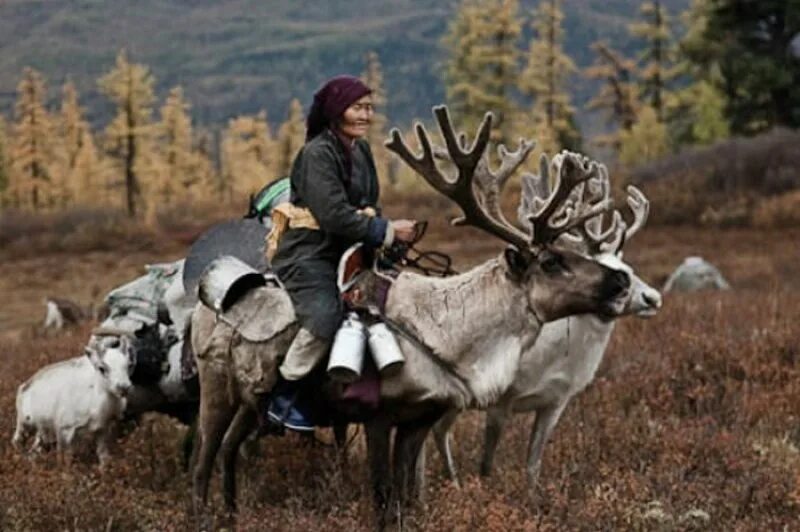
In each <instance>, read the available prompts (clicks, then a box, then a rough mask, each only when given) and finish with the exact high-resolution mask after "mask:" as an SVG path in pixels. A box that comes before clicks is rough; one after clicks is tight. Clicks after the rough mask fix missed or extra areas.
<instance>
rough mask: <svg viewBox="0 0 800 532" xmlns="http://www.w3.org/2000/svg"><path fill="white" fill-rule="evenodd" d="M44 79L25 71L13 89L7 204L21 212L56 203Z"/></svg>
mask: <svg viewBox="0 0 800 532" xmlns="http://www.w3.org/2000/svg"><path fill="white" fill-rule="evenodd" d="M45 100H46V89H45V83H44V78H42V75H41V74H39V72H37V71H36V70H34V69H32V68H25V70H24V71H23V73H22V80H20V82H19V84H18V85H17V104H16V108H15V112H16V123H15V124H14V139H13V143H12V145H11V176H10V186H9V190H8V194H9V197H10V198H11V201H12V203H13V204H15V205H16V206H19V207H22V208H33V209H34V210H36V209H41V208H43V207H46V206H49V205H53V204H55V203H56V202H57V191H54V190H53V187H54V179H53V168H52V166H53V165H52V162H53V143H52V141H53V137H54V136H53V121H52V118H51V116H50V114H49V113H48V112H47V110H46V109H45V107H44V102H45Z"/></svg>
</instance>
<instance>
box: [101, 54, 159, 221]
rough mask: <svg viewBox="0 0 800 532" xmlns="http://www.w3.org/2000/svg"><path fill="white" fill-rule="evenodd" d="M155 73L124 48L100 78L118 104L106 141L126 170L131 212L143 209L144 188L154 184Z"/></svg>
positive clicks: (128, 205) (126, 189)
mask: <svg viewBox="0 0 800 532" xmlns="http://www.w3.org/2000/svg"><path fill="white" fill-rule="evenodd" d="M153 84H154V80H153V76H152V75H151V74H150V71H149V69H148V68H147V67H146V66H144V65H141V64H137V63H131V62H129V61H128V56H127V53H126V52H125V50H122V51H121V52H120V53H119V55H117V61H116V66H115V67H114V69H113V70H112V71H111V72H109V73H108V74H106V75H105V76H103V77H102V78H101V79H100V81H99V86H100V90H101V91H102V92H103V93H104V94H105V95H106V96H107V97H108V98H109V99H110V100H111V101H113V102H114V103H115V104H116V106H117V114H116V116H115V117H114V119H113V120H112V121H111V123H110V124H109V125H108V127H106V130H105V144H106V147H107V149H108V150H109V153H110V154H111V155H112V157H114V158H115V159H117V160H118V161H119V162H120V163H121V165H122V168H123V169H124V172H125V195H126V198H125V200H126V201H125V203H126V207H127V211H128V214H129V215H130V216H136V215H137V214H141V213H142V209H141V207H142V206H143V201H144V196H143V194H144V193H145V192H149V190H145V188H148V189H149V188H151V185H152V183H148V182H147V181H148V177H152V171H151V165H152V162H153V161H152V157H153V154H152V153H150V150H151V149H152V144H151V139H152V136H153V130H152V127H151V126H152V105H153V102H154V101H155V97H154V95H153Z"/></svg>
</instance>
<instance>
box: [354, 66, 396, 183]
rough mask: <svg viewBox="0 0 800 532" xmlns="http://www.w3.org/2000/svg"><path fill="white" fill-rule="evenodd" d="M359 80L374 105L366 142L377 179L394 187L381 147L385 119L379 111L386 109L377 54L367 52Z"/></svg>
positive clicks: (384, 152) (387, 155)
mask: <svg viewBox="0 0 800 532" xmlns="http://www.w3.org/2000/svg"><path fill="white" fill-rule="evenodd" d="M361 79H362V81H364V83H365V84H366V85H367V87H369V88H371V89H372V103H373V104H374V105H375V113H374V114H373V115H372V123H371V124H370V128H369V131H368V132H367V140H368V141H369V145H370V148H372V155H373V157H374V158H375V166H376V169H377V171H378V179H379V180H380V181H381V182H383V181H384V180H387V181H388V182H389V184H391V185H394V184H395V183H394V182H393V181H392V179H391V178H392V174H391V173H390V172H389V160H390V156H389V153H388V152H387V151H386V148H385V147H384V145H383V143H384V141H385V140H386V123H387V119H386V115H385V114H383V113H382V112H381V111H382V110H383V109H385V108H386V102H387V98H386V89H385V88H384V83H383V69H382V67H381V63H380V59H379V58H378V54H377V53H375V52H369V53H368V54H367V66H366V69H365V71H364V73H363V74H362V75H361Z"/></svg>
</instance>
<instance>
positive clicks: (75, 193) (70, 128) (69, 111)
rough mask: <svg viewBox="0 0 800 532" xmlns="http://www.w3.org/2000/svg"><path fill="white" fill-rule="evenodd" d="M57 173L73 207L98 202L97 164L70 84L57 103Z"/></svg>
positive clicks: (100, 196) (75, 91) (99, 189)
mask: <svg viewBox="0 0 800 532" xmlns="http://www.w3.org/2000/svg"><path fill="white" fill-rule="evenodd" d="M60 122H61V152H62V153H61V164H60V166H61V170H60V171H61V173H62V175H64V179H65V181H66V184H67V187H68V189H69V196H70V197H71V198H72V199H74V200H75V201H76V202H77V203H83V204H89V203H94V202H97V201H101V200H103V199H104V198H102V194H101V191H102V189H103V188H104V187H103V184H101V183H100V182H99V177H100V160H99V157H98V153H97V148H96V146H95V143H94V139H93V138H92V132H91V128H90V127H89V123H88V122H87V121H86V120H85V119H84V117H83V109H82V108H81V106H80V104H79V102H78V91H77V89H76V88H75V84H74V83H73V82H72V81H69V80H68V81H67V82H66V83H65V84H64V87H63V89H62V100H61V116H60Z"/></svg>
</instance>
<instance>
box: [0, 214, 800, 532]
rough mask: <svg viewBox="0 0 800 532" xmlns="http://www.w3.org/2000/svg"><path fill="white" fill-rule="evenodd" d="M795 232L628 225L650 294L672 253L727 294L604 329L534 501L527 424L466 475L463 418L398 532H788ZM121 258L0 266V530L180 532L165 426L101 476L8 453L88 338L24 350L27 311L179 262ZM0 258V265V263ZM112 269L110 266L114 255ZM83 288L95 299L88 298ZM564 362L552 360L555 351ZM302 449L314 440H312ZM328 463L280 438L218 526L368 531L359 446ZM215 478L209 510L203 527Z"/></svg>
mask: <svg viewBox="0 0 800 532" xmlns="http://www.w3.org/2000/svg"><path fill="white" fill-rule="evenodd" d="M799 241H800V231H798V230H783V231H778V232H776V231H769V232H768V231H757V230H744V229H741V230H726V231H720V230H702V229H696V228H685V229H683V228H658V227H648V228H645V229H644V230H643V231H642V232H641V233H640V234H639V235H637V237H636V239H635V240H634V241H632V242H630V249H628V251H627V252H626V257H625V258H626V260H627V261H628V262H630V263H631V264H633V265H634V267H636V268H637V271H638V272H639V273H640V274H641V276H642V277H643V278H644V279H645V280H647V281H648V282H650V283H651V284H653V285H654V286H656V287H660V286H661V284H662V283H663V281H664V280H665V279H666V276H667V275H668V274H669V273H670V272H671V271H672V269H674V268H675V267H676V266H677V265H678V264H679V263H680V262H681V260H682V259H683V258H684V257H685V256H687V255H701V256H703V257H704V258H706V259H707V260H710V261H711V262H712V263H714V264H715V265H716V266H718V267H719V269H720V270H721V271H722V273H723V274H724V275H725V276H726V277H727V278H728V280H729V281H730V283H731V285H732V286H733V290H731V291H728V292H705V293H698V294H688V295H686V294H683V295H681V294H675V295H673V294H668V295H666V297H665V304H664V308H663V310H662V311H661V313H660V314H659V315H658V316H657V317H655V318H653V319H651V320H647V321H644V320H636V319H625V320H622V321H621V322H619V324H618V326H617V329H616V332H615V334H614V337H613V339H612V341H611V344H610V346H609V349H608V351H607V356H606V358H605V360H604V362H603V364H602V365H601V367H600V370H599V371H598V375H597V379H596V380H595V382H594V383H593V384H592V385H591V386H590V387H589V388H588V389H587V391H585V392H584V393H583V394H581V395H579V396H578V397H577V398H576V399H575V400H574V401H573V402H572V403H571V404H570V406H569V407H568V409H567V411H566V413H565V414H564V417H563V418H562V421H561V423H560V424H559V426H558V428H557V429H556V431H555V434H554V436H553V439H552V441H551V442H550V444H549V445H548V447H547V448H546V449H545V455H544V462H543V467H542V474H541V480H540V486H539V494H540V496H539V497H538V498H537V500H535V501H530V500H528V498H527V492H526V490H525V475H524V460H525V452H526V445H527V439H528V434H529V431H530V426H531V417H530V416H527V415H526V416H519V417H517V418H516V419H515V420H514V421H513V422H512V423H511V426H510V428H509V430H508V432H507V433H506V434H505V437H504V438H503V440H502V441H501V443H500V447H499V449H498V454H497V460H496V469H495V474H494V475H493V476H492V477H491V478H489V479H482V478H480V477H478V476H477V470H478V468H477V461H478V458H479V454H480V449H481V445H482V415H481V414H479V413H469V414H467V415H465V416H463V417H462V419H461V420H460V422H459V423H458V424H457V425H456V426H455V431H454V436H455V453H454V454H455V458H456V460H457V461H458V464H459V465H460V468H461V471H462V475H463V477H464V481H463V486H462V488H461V489H457V488H456V487H455V486H453V485H452V484H451V483H449V482H448V481H446V480H444V477H443V475H442V472H441V471H442V467H441V463H440V461H439V459H438V456H436V453H435V449H434V448H433V446H432V445H431V444H430V442H429V445H428V449H427V451H428V470H427V478H428V487H427V490H426V495H427V502H426V505H425V507H424V510H422V511H417V512H415V513H414V514H413V515H412V516H411V519H410V520H409V521H407V523H408V527H409V529H412V530H504V531H505V530H630V529H636V530H782V529H785V530H797V529H798V528H800V451H798V448H800V414H798V412H800V305H799V304H798V302H800V245H798V242H799ZM126 246H127V247H125V249H124V250H123V251H120V250H119V249H114V250H113V251H94V252H91V253H82V254H70V253H67V252H63V251H59V252H42V253H36V254H30V253H26V254H20V255H10V254H7V253H5V254H3V256H2V261H0V292H2V293H3V295H4V298H3V299H4V305H3V308H2V309H1V310H0V361H2V367H3V371H2V373H0V420H2V424H0V530H26V531H27V530H54V529H58V530H186V529H188V528H190V527H191V526H192V524H193V523H192V519H191V512H190V504H189V502H190V499H189V486H190V478H189V475H188V474H187V473H185V472H184V471H183V469H182V467H181V462H180V450H179V449H180V441H181V438H182V437H183V435H184V432H185V429H184V428H182V427H180V426H178V425H176V424H175V423H173V422H172V421H170V420H168V419H166V418H163V417H160V416H156V415H153V416H146V417H145V418H144V419H143V420H142V422H141V423H140V425H139V426H138V427H135V428H132V427H129V428H128V431H127V434H126V435H124V436H122V437H120V439H119V441H118V445H117V446H118V449H117V450H116V456H115V459H114V460H113V461H112V465H111V466H110V467H109V468H108V469H107V470H106V471H103V472H100V471H99V470H98V469H97V467H96V464H95V463H93V462H92V460H91V457H89V458H87V459H86V460H76V461H74V462H73V463H72V464H71V465H69V466H66V465H61V464H58V463H57V462H56V460H55V457H54V456H52V455H44V456H39V457H37V458H34V459H28V458H25V457H23V456H21V455H20V454H18V453H17V452H16V451H15V450H14V449H13V448H12V447H11V435H12V433H13V428H14V427H13V422H14V397H15V393H16V387H17V386H18V385H19V384H20V383H21V382H22V381H24V380H25V379H27V378H28V377H29V376H30V375H32V374H33V373H34V372H35V371H36V369H38V368H39V367H41V366H43V365H44V364H47V363H50V362H53V361H56V360H61V359H63V358H66V357H70V356H75V355H77V354H79V353H80V352H81V347H82V346H83V344H84V343H85V341H86V338H87V336H88V332H89V329H90V325H86V326H84V327H82V328H80V329H77V330H73V331H68V332H63V333H59V334H57V335H52V334H51V335H44V334H42V333H40V332H38V331H36V326H37V325H38V324H39V323H40V321H41V320H42V318H43V315H44V305H43V304H42V297H43V296H44V295H49V294H54V295H60V296H65V297H75V298H77V299H79V300H82V301H88V299H89V298H90V296H91V293H92V292H93V291H94V292H98V293H105V292H106V291H107V290H108V289H110V288H112V287H114V286H116V285H119V284H120V283H122V282H124V281H127V280H129V279H132V278H134V277H135V276H137V275H138V274H140V273H141V266H142V264H144V263H145V262H158V261H163V260H171V259H174V258H177V257H180V256H181V254H182V253H183V247H182V246H183V244H178V243H176V242H174V241H169V240H168V239H165V240H164V242H163V243H158V245H151V246H148V247H144V248H142V247H139V248H137V247H135V246H132V245H130V244H127V245H126ZM421 247H423V248H426V247H427V248H431V247H437V248H439V249H441V250H442V251H445V252H448V253H451V254H453V255H454V256H455V257H456V259H457V261H456V266H457V268H458V269H464V268H467V267H469V266H470V265H473V264H476V263H477V262H479V261H481V260H483V259H485V258H487V257H489V256H492V255H494V254H496V253H497V252H498V251H499V250H500V249H501V248H500V246H499V244H497V243H496V242H493V241H492V240H491V239H488V238H484V237H482V236H481V235H480V234H479V233H477V232H472V231H471V230H467V229H450V228H445V227H444V226H437V227H433V228H432V230H431V234H430V235H429V238H426V240H425V242H424V244H423V245H421ZM0 253H2V252H0ZM120 256H123V257H124V258H123V259H120ZM95 287H96V288H95ZM565 356H569V354H568V353H567V354H565ZM319 436H320V437H321V438H324V439H328V440H330V439H331V438H330V436H329V435H328V434H327V433H324V432H321V433H320V435H319ZM351 438H352V444H351V446H350V449H349V452H348V457H347V460H346V461H343V460H340V459H339V458H338V457H337V455H336V453H335V452H334V451H333V450H332V449H330V448H327V447H323V446H310V445H307V444H305V442H304V441H303V440H300V439H299V438H296V437H294V436H292V435H289V436H286V437H283V438H268V439H264V440H262V441H261V442H260V446H259V449H258V450H257V452H255V453H254V454H253V455H252V456H250V457H248V458H247V459H245V460H242V461H241V462H240V470H241V474H240V477H239V478H240V484H239V500H240V512H239V514H238V516H237V517H236V520H235V526H236V528H237V529H238V530H268V529H270V530H369V529H370V528H371V527H372V523H373V521H372V514H371V509H370V498H369V493H368V490H367V487H366V486H367V483H366V464H365V452H364V445H363V438H362V435H361V432H360V430H359V429H356V428H351ZM217 482H218V479H217V478H216V477H215V479H214V481H213V483H212V503H213V505H214V507H215V508H217V509H218V514H217V523H218V525H219V526H220V527H223V526H230V525H232V524H233V523H232V521H231V518H230V517H228V516H225V515H223V512H222V504H221V500H220V498H219V490H218V485H217Z"/></svg>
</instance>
